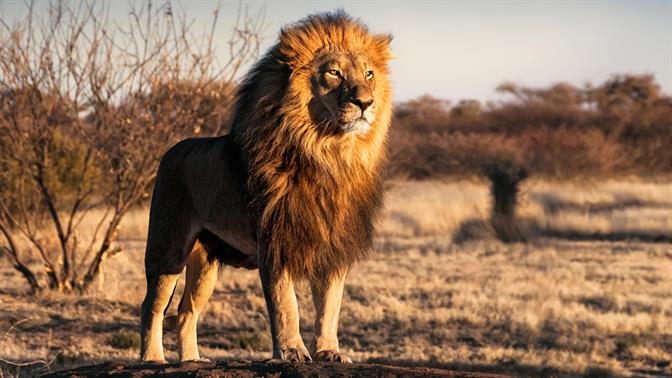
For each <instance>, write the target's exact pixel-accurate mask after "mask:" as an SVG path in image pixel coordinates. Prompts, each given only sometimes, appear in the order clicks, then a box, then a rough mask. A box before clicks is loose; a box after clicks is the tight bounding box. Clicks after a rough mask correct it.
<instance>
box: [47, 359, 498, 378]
mask: <svg viewBox="0 0 672 378" xmlns="http://www.w3.org/2000/svg"><path fill="white" fill-rule="evenodd" d="M157 375H158V376H163V377H207V378H215V377H226V378H248V377H362V378H378V377H446V378H497V377H504V376H503V375H496V374H481V373H466V372H455V371H449V370H444V369H431V368H408V367H396V366H385V365H379V364H361V363H357V364H339V363H291V362H280V361H275V362H274V361H258V362H252V361H245V360H243V361H229V362H218V363H209V364H203V363H184V364H172V365H169V366H157V365H150V364H144V365H124V364H120V363H104V364H99V365H90V366H85V367H81V368H77V369H72V370H67V371H60V372H56V373H52V374H47V375H45V376H44V377H45V378H47V377H48V378H65V377H72V378H75V377H93V376H95V377H105V376H110V377H112V376H113V377H147V376H157Z"/></svg>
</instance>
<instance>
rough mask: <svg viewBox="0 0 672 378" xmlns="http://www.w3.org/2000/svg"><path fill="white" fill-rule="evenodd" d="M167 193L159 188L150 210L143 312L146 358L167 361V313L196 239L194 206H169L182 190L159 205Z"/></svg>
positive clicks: (143, 358)
mask: <svg viewBox="0 0 672 378" xmlns="http://www.w3.org/2000/svg"><path fill="white" fill-rule="evenodd" d="M158 186H159V185H158V180H157V187H158ZM167 195H168V194H166V193H164V192H162V191H155V193H154V201H153V202H152V209H151V211H150V222H149V234H148V236H147V250H146V251H145V274H146V277H147V295H146V296H145V300H144V301H143V302H142V309H141V314H140V321H141V331H140V334H141V339H142V340H141V345H140V347H141V352H140V358H141V359H142V361H155V362H165V357H164V352H163V341H162V339H163V319H164V313H165V310H166V308H167V307H168V305H169V304H170V299H171V297H172V295H173V292H174V290H175V285H176V284H177V279H178V277H179V275H180V274H181V273H182V271H183V270H184V266H185V265H186V263H187V258H188V257H189V253H190V252H191V250H192V247H193V246H194V242H195V240H196V235H195V229H196V227H195V226H194V225H193V216H192V214H191V213H190V212H192V210H191V209H188V208H186V209H184V208H183V209H179V210H180V211H176V210H175V207H174V206H169V205H171V204H175V203H177V201H179V200H181V199H182V198H181V197H180V196H179V193H178V194H174V193H173V194H171V195H172V197H173V201H164V202H166V203H167V204H168V205H164V206H159V205H158V204H161V203H163V202H162V200H163V199H165V197H166V196H167Z"/></svg>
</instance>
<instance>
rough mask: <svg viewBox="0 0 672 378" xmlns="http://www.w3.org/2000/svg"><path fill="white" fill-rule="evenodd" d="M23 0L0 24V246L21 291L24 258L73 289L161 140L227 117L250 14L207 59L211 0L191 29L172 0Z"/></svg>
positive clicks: (151, 165)
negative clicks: (107, 0) (157, 1)
mask: <svg viewBox="0 0 672 378" xmlns="http://www.w3.org/2000/svg"><path fill="white" fill-rule="evenodd" d="M26 6H27V9H26V11H27V12H26V17H25V19H23V20H21V22H18V23H16V24H15V26H9V25H7V24H6V23H4V22H3V23H2V25H1V26H2V31H1V32H0V106H1V108H0V136H1V138H0V144H1V147H0V233H1V234H2V236H3V239H4V244H3V245H2V246H3V247H2V248H4V249H5V250H6V251H7V252H8V253H7V254H8V255H9V256H10V257H11V258H12V260H13V263H14V266H15V267H16V269H18V270H19V271H20V272H21V273H22V274H23V276H24V277H25V278H26V280H27V282H28V283H29V285H30V287H31V289H32V290H33V291H37V290H40V289H42V288H43V287H45V286H44V285H43V284H42V283H41V281H40V279H39V277H38V275H37V274H36V272H35V271H34V270H33V269H34V268H32V267H31V264H30V263H29V261H30V260H31V259H33V258H37V260H38V261H39V262H40V263H41V264H42V265H43V266H44V269H43V270H44V272H45V273H46V276H47V277H48V281H47V286H46V287H48V288H52V289H57V290H60V291H68V290H72V289H79V290H85V289H87V288H88V287H89V286H90V285H91V283H92V282H93V281H94V280H95V279H96V278H98V277H99V273H100V269H101V266H102V264H103V262H104V261H105V260H106V259H107V258H109V257H110V256H111V255H113V254H115V253H118V252H120V251H121V246H119V245H115V241H116V237H117V231H118V228H119V224H120V221H121V219H122V217H123V216H124V215H125V214H126V212H127V211H128V210H129V209H130V208H131V207H132V206H133V205H134V204H137V203H138V202H139V201H141V200H142V199H143V198H146V197H148V195H149V194H148V185H149V184H150V183H151V182H152V180H153V179H154V175H155V172H156V168H157V164H158V160H159V158H160V156H161V155H162V153H163V152H164V151H165V150H166V148H167V147H169V146H170V145H172V144H173V143H175V142H176V141H177V140H179V139H182V138H184V137H186V136H191V135H198V134H208V135H209V134H217V133H220V132H222V131H223V130H226V128H227V127H228V124H229V123H230V117H231V106H232V103H233V99H232V96H233V92H234V86H233V84H232V83H233V79H234V78H235V75H236V73H237V70H238V69H239V67H240V66H241V64H243V63H244V62H245V61H246V60H247V59H248V58H250V57H252V56H253V55H255V54H256V52H257V49H258V46H259V35H258V31H259V30H260V27H261V24H260V23H259V22H258V20H252V19H251V18H249V17H240V18H239V24H238V25H235V27H234V29H233V32H232V36H231V38H230V40H229V41H228V47H229V50H230V56H229V58H228V60H227V61H225V62H219V61H217V60H216V59H215V48H216V46H215V41H214V37H215V36H214V30H215V28H214V27H215V24H216V22H217V18H218V10H215V12H214V13H213V15H214V16H213V20H212V27H211V28H210V29H209V31H206V32H204V33H203V34H199V33H196V32H195V31H194V30H193V22H192V21H191V20H189V19H188V18H187V17H186V15H185V14H184V13H180V12H176V11H175V9H173V7H172V6H171V3H170V2H166V3H164V4H163V5H161V6H159V7H154V6H153V3H152V2H149V1H147V2H142V3H136V4H133V5H132V9H131V12H130V13H129V20H128V26H127V27H120V26H118V24H116V23H114V24H113V23H111V22H109V17H108V11H109V10H108V9H107V8H106V7H107V6H109V4H108V5H104V4H98V3H89V2H86V1H82V2H78V3H70V2H52V3H49V4H45V3H27V5H26ZM37 8H40V9H37ZM101 208H102V209H105V211H104V212H102V213H103V214H104V215H103V216H102V217H100V218H99V219H96V220H95V224H96V226H95V227H94V230H93V231H92V232H89V234H88V235H84V234H83V231H82V230H80V225H81V224H82V223H83V222H84V219H85V218H87V217H90V216H91V214H94V213H96V214H99V213H101V212H100V211H98V212H91V210H93V209H101ZM89 221H90V220H89ZM3 239H0V240H3ZM33 252H37V253H36V254H34V253H33Z"/></svg>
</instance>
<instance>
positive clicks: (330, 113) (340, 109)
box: [309, 52, 377, 135]
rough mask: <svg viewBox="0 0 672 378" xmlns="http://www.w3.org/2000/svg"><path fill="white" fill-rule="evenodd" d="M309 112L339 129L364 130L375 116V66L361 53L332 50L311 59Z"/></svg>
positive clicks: (324, 122)
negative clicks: (312, 60) (311, 97)
mask: <svg viewBox="0 0 672 378" xmlns="http://www.w3.org/2000/svg"><path fill="white" fill-rule="evenodd" d="M310 81H311V83H310V84H311V90H312V94H313V99H312V100H311V101H310V105H309V107H310V109H309V110H310V115H311V117H312V118H313V121H314V122H315V124H317V125H320V126H322V127H327V128H329V130H333V131H336V132H341V133H354V134H356V135H363V134H366V133H367V132H368V131H369V129H370V128H371V124H372V123H373V121H374V120H375V118H376V110H377V103H376V90H375V89H376V69H375V67H374V66H373V64H371V62H370V61H369V59H368V58H367V57H366V55H365V54H357V53H353V52H347V53H346V52H332V53H329V54H327V55H326V56H323V57H320V58H318V59H316V60H315V61H314V62H313V67H312V73H311V80H310Z"/></svg>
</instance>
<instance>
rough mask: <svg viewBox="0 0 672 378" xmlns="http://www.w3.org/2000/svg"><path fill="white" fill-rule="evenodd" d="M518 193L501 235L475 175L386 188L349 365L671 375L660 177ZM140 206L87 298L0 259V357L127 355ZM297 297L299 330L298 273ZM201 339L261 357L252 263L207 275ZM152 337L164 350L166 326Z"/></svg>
mask: <svg viewBox="0 0 672 378" xmlns="http://www.w3.org/2000/svg"><path fill="white" fill-rule="evenodd" d="M524 198H525V200H524V201H523V203H522V204H521V209H520V214H521V218H524V219H526V221H527V222H528V224H529V225H530V227H529V232H530V233H531V238H530V240H529V242H527V243H518V244H502V243H500V242H498V241H496V240H494V238H493V237H492V232H491V230H490V229H489V227H488V226H487V222H486V219H487V216H488V206H489V205H488V193H487V187H486V186H484V185H482V184H479V183H467V182H460V183H439V182H422V183H419V182H398V183H394V184H393V185H391V187H390V188H389V190H388V192H387V198H386V208H385V210H384V213H383V216H382V217H381V219H380V222H379V226H378V236H377V238H376V245H375V250H374V252H373V253H372V255H371V257H370V258H369V260H368V261H366V262H364V263H361V264H359V265H357V266H356V267H355V268H354V270H353V271H352V272H351V274H350V276H349V278H348V283H347V286H346V297H345V302H344V305H343V310H342V313H341V333H340V334H341V335H340V339H341V345H342V347H343V349H345V350H346V351H347V352H348V353H350V354H351V356H352V357H353V358H354V359H355V360H358V361H374V362H385V363H392V364H405V365H425V366H435V367H445V368H456V369H465V370H480V371H494V372H504V373H507V372H508V373H514V374H523V375H532V376H538V375H545V376H553V375H559V376H563V375H568V376H571V375H587V376H608V375H639V376H641V375H646V374H649V375H652V376H655V375H670V374H672V367H671V361H672V355H671V351H672V244H670V239H671V238H672V185H671V184H665V183H641V182H604V183H593V184H591V185H590V186H583V187H579V186H577V185H576V184H562V185H561V184H557V183H544V182H536V183H534V182H532V183H529V184H528V185H527V186H526V187H525V193H524ZM146 217H147V215H146V210H137V211H135V212H134V213H132V214H130V216H129V217H128V218H127V219H126V221H125V224H124V228H123V229H122V232H121V239H122V241H121V242H122V243H123V245H124V247H125V248H124V249H125V252H124V253H121V254H118V255H116V256H115V257H113V258H112V259H111V260H109V261H108V263H107V265H106V268H105V281H104V284H103V285H101V290H99V291H97V292H95V293H92V294H88V295H86V296H67V295H63V294H49V293H45V294H42V295H40V296H39V297H37V298H33V297H28V296H26V295H24V294H22V293H23V292H24V290H25V285H24V283H23V282H22V281H21V278H20V276H19V275H18V274H17V273H16V272H15V271H13V270H12V269H11V266H10V265H9V263H8V259H6V258H1V257H0V358H2V359H5V360H11V361H14V362H19V361H21V362H32V361H36V360H44V361H46V362H48V363H49V368H50V369H55V368H59V367H62V366H72V365H81V364H88V363H93V362H98V361H103V360H133V359H136V358H137V356H138V353H139V352H138V334H137V329H138V311H139V310H138V309H139V303H140V302H141V300H142V297H143V295H144V281H143V268H142V258H143V256H142V255H143V248H144V240H143V238H144V235H145V232H146V231H145V230H146ZM178 290H179V289H178ZM178 294H179V291H178ZM177 302H178V301H177V300H175V301H174V303H173V305H172V307H171V309H170V313H175V308H176V305H177ZM299 302H300V306H301V311H302V332H304V338H305V340H306V342H309V340H310V337H311V332H312V321H313V316H314V315H313V310H312V306H311V303H310V300H309V291H308V290H307V288H306V287H305V285H302V286H300V287H299ZM199 341H200V345H201V354H203V355H205V356H207V357H210V358H215V359H224V358H248V359H258V358H269V357H270V338H269V330H268V325H267V322H266V312H265V307H264V300H263V297H262V293H261V287H260V284H259V280H258V277H257V275H256V272H254V271H245V270H237V269H232V268H225V269H224V270H223V271H222V272H221V274H220V281H219V283H218V286H217V289H216V291H215V294H214V296H213V298H212V300H211V302H210V304H209V308H208V311H207V312H206V313H205V314H204V315H203V318H202V321H201V323H200V328H199ZM165 345H166V348H167V351H168V353H167V357H168V358H169V359H174V358H176V352H175V337H174V333H173V332H167V336H166V340H165ZM36 366H38V365H36ZM17 369H19V368H17V367H15V366H12V367H7V366H6V367H5V373H8V374H15V373H16V372H17ZM21 369H22V370H23V371H24V372H27V371H28V370H29V369H30V368H29V367H21Z"/></svg>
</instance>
